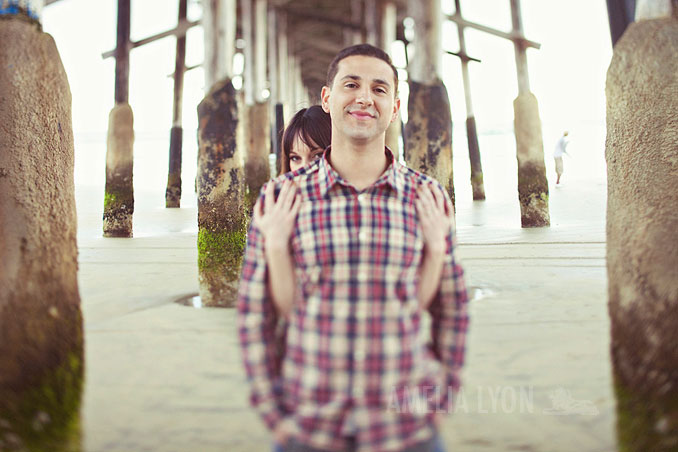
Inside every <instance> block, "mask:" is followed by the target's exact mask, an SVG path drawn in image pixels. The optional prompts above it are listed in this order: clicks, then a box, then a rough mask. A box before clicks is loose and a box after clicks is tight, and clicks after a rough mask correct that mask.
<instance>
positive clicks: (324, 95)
mask: <svg viewBox="0 0 678 452" xmlns="http://www.w3.org/2000/svg"><path fill="white" fill-rule="evenodd" d="M320 102H321V105H322V107H323V110H324V111H325V113H329V112H330V87H329V86H323V89H322V91H320Z"/></svg>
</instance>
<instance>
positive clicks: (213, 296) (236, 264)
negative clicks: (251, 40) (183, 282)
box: [198, 0, 247, 306]
mask: <svg viewBox="0 0 678 452" xmlns="http://www.w3.org/2000/svg"><path fill="white" fill-rule="evenodd" d="M204 8H205V10H206V11H205V12H206V18H207V21H206V24H207V29H206V33H205V58H206V61H208V62H210V61H211V63H210V64H209V65H208V68H209V70H208V72H209V74H206V80H208V81H213V80H219V81H217V82H216V83H214V85H212V86H211V89H210V90H209V92H208V93H207V94H206V95H205V98H204V99H203V100H202V102H201V103H200V105H199V106H198V124H199V125H198V272H199V283H200V298H201V300H202V304H203V305H205V306H232V305H233V304H234V303H235V298H236V292H237V286H238V280H239V276H240V263H241V261H242V253H243V250H244V248H245V234H246V229H247V216H246V208H245V203H244V194H245V193H244V171H243V165H244V163H243V152H242V149H241V147H242V143H243V138H244V137H243V131H242V127H241V126H240V125H239V123H240V121H239V120H238V114H239V113H238V112H239V105H238V99H237V94H236V91H235V89H234V88H233V84H232V83H231V74H232V68H231V63H230V62H231V61H232V60H233V52H234V49H235V47H234V45H233V43H234V40H235V23H231V25H232V26H231V27H230V28H229V27H227V26H226V25H227V24H228V21H227V20H226V18H234V17H235V15H236V3H235V0H208V1H206V2H205V3H204ZM219 18H222V19H224V20H221V19H219Z"/></svg>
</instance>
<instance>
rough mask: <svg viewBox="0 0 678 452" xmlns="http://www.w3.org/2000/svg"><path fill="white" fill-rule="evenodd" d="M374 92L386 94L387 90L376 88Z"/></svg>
mask: <svg viewBox="0 0 678 452" xmlns="http://www.w3.org/2000/svg"><path fill="white" fill-rule="evenodd" d="M374 91H375V92H377V93H379V94H386V90H385V89H384V88H375V90H374Z"/></svg>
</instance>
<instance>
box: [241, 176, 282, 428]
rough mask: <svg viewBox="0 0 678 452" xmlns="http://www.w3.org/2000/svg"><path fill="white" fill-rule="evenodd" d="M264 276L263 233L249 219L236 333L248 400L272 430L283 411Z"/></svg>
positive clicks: (272, 310)
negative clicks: (248, 394)
mask: <svg viewBox="0 0 678 452" xmlns="http://www.w3.org/2000/svg"><path fill="white" fill-rule="evenodd" d="M262 192H263V188H262ZM261 197H262V196H261V195H260V198H261ZM266 278H267V268H266V259H265V257H264V240H263V236H262V235H261V232H260V231H259V230H258V229H257V227H256V226H255V225H254V223H252V224H251V225H250V228H249V231H248V234H247V246H246V248H245V255H244V258H243V264H242V271H241V276H240V286H239V288H238V336H239V339H240V347H241V351H242V357H243V361H244V364H245V370H246V373H247V380H248V382H249V386H250V403H251V404H252V406H253V407H254V408H256V410H257V411H258V412H259V414H260V415H261V417H262V419H263V420H264V422H265V423H266V425H267V427H268V428H269V429H271V430H273V429H275V427H276V425H277V424H278V423H279V422H280V421H281V420H282V418H283V414H282V412H281V410H280V408H279V404H278V401H279V395H280V391H279V387H278V386H279V380H280V353H279V350H278V348H279V347H278V346H277V345H276V336H275V335H276V333H275V331H276V325H277V322H278V315H277V313H276V310H275V308H274V306H273V300H272V298H271V296H270V293H269V291H268V287H267V286H268V284H267V281H266Z"/></svg>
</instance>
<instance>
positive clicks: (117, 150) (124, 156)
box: [103, 0, 134, 237]
mask: <svg viewBox="0 0 678 452" xmlns="http://www.w3.org/2000/svg"><path fill="white" fill-rule="evenodd" d="M129 36H130V0H118V41H117V46H116V54H115V106H114V107H113V110H111V113H110V115H109V118H108V139H107V141H106V144H107V147H106V191H105V195H104V218H103V220H104V237H132V216H133V214H134V184H133V181H132V172H133V160H134V158H133V154H134V152H133V147H134V124H133V122H134V121H133V115H132V107H130V105H129V103H128V101H129V48H130V39H129Z"/></svg>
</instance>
